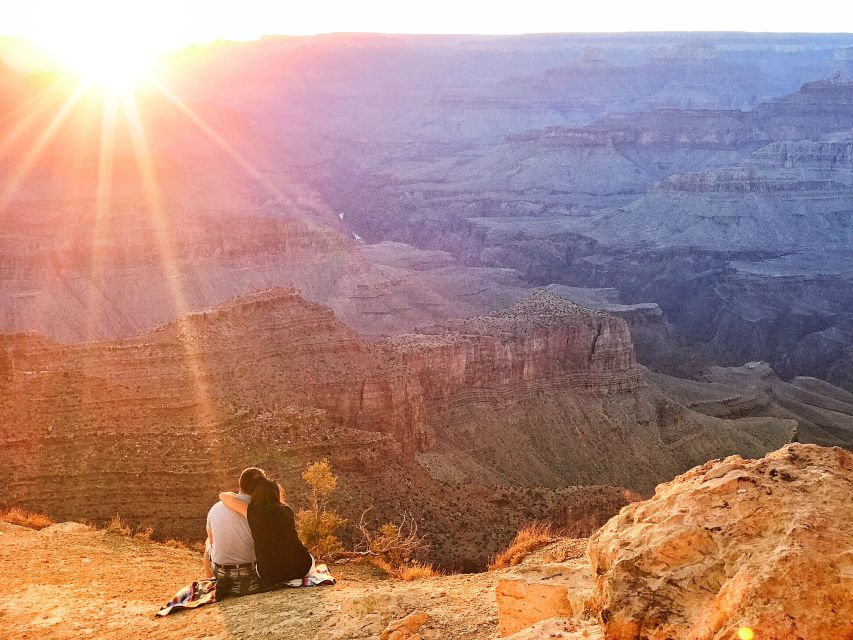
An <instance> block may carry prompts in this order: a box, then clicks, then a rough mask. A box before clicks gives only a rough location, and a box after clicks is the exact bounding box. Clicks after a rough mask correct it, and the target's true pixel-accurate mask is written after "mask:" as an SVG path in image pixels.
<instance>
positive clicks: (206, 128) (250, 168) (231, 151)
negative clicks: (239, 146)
mask: <svg viewBox="0 0 853 640" xmlns="http://www.w3.org/2000/svg"><path fill="white" fill-rule="evenodd" d="M149 80H150V82H151V83H152V84H153V85H154V87H155V88H156V89H157V90H158V91H160V93H161V94H162V95H163V96H164V97H165V98H166V99H167V100H168V101H169V102H171V103H172V104H173V105H174V106H175V107H176V108H177V109H178V111H180V112H181V113H182V114H184V115H185V116H186V117H187V118H188V119H189V120H190V122H192V123H193V124H194V125H195V126H196V127H198V128H199V129H201V131H203V132H204V134H205V135H207V137H208V138H210V139H211V140H212V141H213V142H214V143H215V144H216V145H217V146H218V147H219V148H220V149H222V150H223V151H225V152H226V153H227V154H228V155H229V156H231V158H232V159H233V160H234V161H235V162H236V163H237V164H238V165H239V166H240V167H241V168H242V169H243V170H244V171H245V172H246V173H247V174H249V176H250V177H252V178H254V179H255V180H257V181H258V182H259V183H260V184H261V185H263V186H264V187H265V188H266V189H267V190H268V191H269V192H270V193H271V194H273V195H274V196H275V197H276V199H277V200H283V199H285V198H286V196H285V194H284V193H283V192H282V191H281V189H279V188H278V187H277V186H275V185H274V184H273V183H272V182H270V180H269V179H268V178H267V177H266V176H265V175H264V174H262V173H261V172H260V171H258V169H257V168H256V167H255V166H254V165H253V164H252V163H251V162H249V161H248V160H246V158H244V157H243V156H242V155H241V154H240V152H238V151H237V150H236V149H235V148H234V147H232V146H231V145H230V144H229V143H228V141H227V140H225V138H223V137H222V136H221V135H219V134H218V133H217V132H216V131H215V130H214V129H213V128H212V127H211V126H210V125H208V124H207V123H206V122H205V121H204V120H202V119H201V118H200V117H199V116H198V115H197V114H196V113H195V111H193V110H192V109H190V108H189V107H188V106H187V105H186V103H184V101H183V100H181V99H180V98H179V97H178V96H176V95H175V94H174V93H173V92H172V91H171V90H170V89H169V88H168V87H167V86H166V85H164V84H163V83H162V82H161V81H160V80H158V79H157V78H154V77H153V76H149Z"/></svg>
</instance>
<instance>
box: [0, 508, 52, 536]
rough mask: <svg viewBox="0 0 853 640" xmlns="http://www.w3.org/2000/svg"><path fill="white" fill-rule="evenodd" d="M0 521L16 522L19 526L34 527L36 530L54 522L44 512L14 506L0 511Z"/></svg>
mask: <svg viewBox="0 0 853 640" xmlns="http://www.w3.org/2000/svg"><path fill="white" fill-rule="evenodd" d="M0 521H2V522H8V523H9V524H16V525H18V526H20V527H27V528H28V529H36V530H37V531H38V530H41V529H44V528H45V527H49V526H50V525H52V524H55V523H54V522H53V520H51V519H50V518H48V517H47V516H46V515H44V514H41V513H32V512H30V511H26V510H24V509H18V508H16V507H13V508H11V509H6V510H4V511H0Z"/></svg>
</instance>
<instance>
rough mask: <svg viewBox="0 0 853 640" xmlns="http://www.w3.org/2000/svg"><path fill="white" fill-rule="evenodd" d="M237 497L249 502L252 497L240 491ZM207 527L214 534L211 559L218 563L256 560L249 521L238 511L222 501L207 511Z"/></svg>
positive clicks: (238, 562)
mask: <svg viewBox="0 0 853 640" xmlns="http://www.w3.org/2000/svg"><path fill="white" fill-rule="evenodd" d="M237 497H238V498H240V500H242V501H244V502H249V500H251V497H250V496H249V495H247V494H245V493H238V494H237ZM207 528H208V530H209V531H210V532H211V533H212V534H213V544H212V545H211V547H210V559H211V560H212V561H213V562H215V563H216V564H245V563H246V562H255V542H254V540H252V531H251V530H250V529H249V521H248V520H246V518H244V517H243V516H241V515H240V514H239V513H237V512H236V511H231V509H229V508H228V507H226V506H225V505H224V504H223V503H222V502H221V501H220V502H217V503H216V504H215V505H213V506H212V507H211V508H210V511H208V512H207Z"/></svg>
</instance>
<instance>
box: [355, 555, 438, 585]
mask: <svg viewBox="0 0 853 640" xmlns="http://www.w3.org/2000/svg"><path fill="white" fill-rule="evenodd" d="M360 561H366V562H368V563H370V564H372V565H373V566H374V567H376V568H377V569H380V570H381V571H383V572H384V573H385V575H387V576H389V577H391V578H396V579H398V580H403V581H405V582H411V581H412V580H420V579H422V578H434V577H435V576H438V575H441V574H440V573H439V572H438V571H437V570H436V569H435V567H434V566H433V565H431V564H424V563H421V562H409V563H406V564H403V565H397V566H395V565H393V564H391V563H390V562H388V561H387V560H386V559H385V558H382V557H380V556H366V557H364V558H362V559H361V560H360Z"/></svg>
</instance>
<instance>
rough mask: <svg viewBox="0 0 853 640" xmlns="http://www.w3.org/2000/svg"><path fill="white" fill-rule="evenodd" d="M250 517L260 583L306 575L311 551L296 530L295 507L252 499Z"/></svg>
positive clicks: (309, 565) (267, 583)
mask: <svg viewBox="0 0 853 640" xmlns="http://www.w3.org/2000/svg"><path fill="white" fill-rule="evenodd" d="M248 520H249V528H250V529H251V530H252V538H253V539H254V541H255V556H256V557H257V560H258V575H259V576H260V578H261V584H262V585H263V586H265V587H270V586H272V585H275V584H277V583H279V582H286V581H288V580H296V579H297V578H304V577H305V575H306V574H307V573H308V572H309V571H310V570H311V554H309V553H308V549H306V548H305V546H304V545H303V544H302V541H301V540H300V539H299V534H298V533H296V518H295V517H294V515H293V510H292V509H291V508H290V507H288V506H287V505H285V504H262V505H254V504H252V503H249V510H248Z"/></svg>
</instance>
